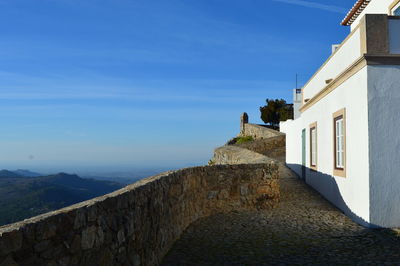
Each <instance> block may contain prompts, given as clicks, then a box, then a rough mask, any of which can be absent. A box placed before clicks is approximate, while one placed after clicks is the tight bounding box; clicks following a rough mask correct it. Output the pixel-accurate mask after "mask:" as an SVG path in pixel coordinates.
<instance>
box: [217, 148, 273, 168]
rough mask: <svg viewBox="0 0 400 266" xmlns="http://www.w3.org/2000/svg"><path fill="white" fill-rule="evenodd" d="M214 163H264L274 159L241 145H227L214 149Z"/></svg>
mask: <svg viewBox="0 0 400 266" xmlns="http://www.w3.org/2000/svg"><path fill="white" fill-rule="evenodd" d="M211 161H212V163H213V164H262V163H271V162H273V160H272V159H271V158H268V157H266V156H264V155H262V154H260V153H257V152H254V151H251V150H248V149H246V148H242V147H239V146H237V145H225V146H222V147H219V148H217V149H215V150H214V156H213V158H212V159H211Z"/></svg>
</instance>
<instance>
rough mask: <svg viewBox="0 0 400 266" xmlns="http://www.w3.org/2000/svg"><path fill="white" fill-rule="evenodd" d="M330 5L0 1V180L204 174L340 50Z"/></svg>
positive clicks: (343, 31) (336, 11) (222, 0)
mask: <svg viewBox="0 0 400 266" xmlns="http://www.w3.org/2000/svg"><path fill="white" fill-rule="evenodd" d="M333 3H334V5H332V1H328V0H320V1H318V2H317V1H316V0H314V2H312V1H303V0H230V1H227V0H201V1H198V0H168V1H166V0H102V1H100V0H79V1H78V0H41V1H32V0H0V33H1V34H0V121H1V123H2V127H1V128H2V129H1V130H0V150H1V153H0V168H30V169H33V170H37V171H70V172H71V171H72V172H79V171H84V170H93V171H94V170H96V169H97V170H98V171H106V170H107V171H108V170H111V169H112V170H121V169H135V168H152V167H155V168H158V167H159V168H178V167H185V166H191V165H201V164H205V163H207V161H208V159H209V158H210V157H211V156H212V151H213V149H214V148H215V147H216V146H219V145H222V144H224V142H225V141H226V140H228V139H229V138H231V137H233V136H235V135H236V134H237V133H238V130H239V116H240V114H241V113H242V112H244V111H246V112H248V113H249V116H250V121H251V122H254V123H261V121H260V119H259V107H260V106H262V105H264V102H265V99H266V98H284V99H286V100H288V101H291V89H292V88H293V87H294V86H295V74H296V73H298V74H299V80H300V83H305V82H306V81H307V79H308V78H309V77H310V76H311V75H312V74H313V72H314V71H315V70H316V69H317V68H318V67H319V66H320V65H321V64H322V63H323V61H324V60H325V59H326V58H327V57H328V56H329V54H330V49H331V47H330V46H331V44H334V43H340V42H341V40H343V39H344V37H345V36H346V35H347V33H348V31H349V29H348V28H346V27H343V26H340V25H339V24H340V21H341V19H342V18H343V17H344V15H345V13H346V11H347V10H348V9H349V8H350V7H351V6H352V5H353V4H354V0H338V1H335V2H333Z"/></svg>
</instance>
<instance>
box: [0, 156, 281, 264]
mask: <svg viewBox="0 0 400 266" xmlns="http://www.w3.org/2000/svg"><path fill="white" fill-rule="evenodd" d="M278 199H279V185H278V166H277V165H276V164H275V163H267V164H249V165H216V166H205V167H195V168H188V169H182V170H178V171H171V172H166V173H163V174H160V175H157V176H154V177H150V178H147V179H144V180H141V181H139V182H136V183H134V184H132V185H129V186H127V187H125V188H123V189H121V190H118V191H116V192H113V193H111V194H107V195H104V196H102V197H98V198H95V199H92V200H89V201H85V202H82V203H79V204H76V205H72V206H70V207H67V208H64V209H60V210H57V211H54V212H50V213H47V214H44V215H40V216H37V217H34V218H31V219H28V220H25V221H22V222H19V223H15V224H11V225H8V226H3V227H0V265H156V264H158V263H159V262H160V261H161V259H162V257H163V256H164V255H165V254H166V252H167V251H168V250H169V248H170V247H171V245H172V244H173V243H174V241H175V240H176V239H178V238H179V236H180V235H181V233H182V232H183V231H184V230H185V228H186V227H187V226H188V225H189V224H190V223H192V222H193V221H195V220H197V219H198V218H201V217H205V216H208V215H212V214H215V213H219V212H229V211H232V210H241V209H254V208H267V207H270V206H272V205H274V204H275V203H276V202H277V201H278Z"/></svg>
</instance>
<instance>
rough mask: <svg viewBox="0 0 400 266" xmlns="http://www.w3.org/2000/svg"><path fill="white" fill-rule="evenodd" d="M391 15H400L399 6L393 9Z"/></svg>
mask: <svg viewBox="0 0 400 266" xmlns="http://www.w3.org/2000/svg"><path fill="white" fill-rule="evenodd" d="M393 15H395V16H400V7H398V8H397V9H396V10H395V11H393Z"/></svg>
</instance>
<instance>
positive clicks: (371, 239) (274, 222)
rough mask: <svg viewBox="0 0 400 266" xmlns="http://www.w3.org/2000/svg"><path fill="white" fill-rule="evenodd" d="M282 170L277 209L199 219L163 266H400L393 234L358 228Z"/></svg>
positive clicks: (398, 245)
mask: <svg viewBox="0 0 400 266" xmlns="http://www.w3.org/2000/svg"><path fill="white" fill-rule="evenodd" d="M282 170H284V173H283V177H282V178H281V181H280V182H281V202H280V204H279V206H278V207H276V208H274V209H272V210H265V211H250V212H237V213H229V214H219V215H215V216H211V217H207V218H203V219H200V220H198V221H196V222H195V223H193V224H192V225H191V226H189V228H188V229H187V230H186V231H185V232H184V234H183V235H182V237H181V238H180V239H179V240H178V241H177V242H176V243H175V245H174V246H173V247H172V249H171V250H170V252H169V253H168V254H167V255H166V257H165V258H164V261H163V263H162V265H302V264H312V265H315V264H326V265H338V264H341V265H343V264H345V265H368V264H370V265H375V264H379V265H400V236H398V235H397V233H396V232H395V231H392V230H388V229H385V230H383V229H382V230H377V229H375V230H372V229H366V228H364V227H362V226H359V225H357V224H356V223H354V222H352V221H351V220H350V219H349V218H347V217H346V216H345V215H344V214H342V213H341V212H340V211H339V210H338V209H337V208H335V207H334V206H332V205H331V204H330V203H329V202H327V201H326V200H324V199H323V198H322V197H321V196H320V195H319V194H318V193H316V192H315V191H313V190H312V189H311V188H309V187H308V186H307V185H305V184H304V183H303V182H302V181H300V180H298V179H297V178H296V177H295V176H294V175H293V174H292V173H291V171H290V170H288V169H287V168H286V169H282Z"/></svg>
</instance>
